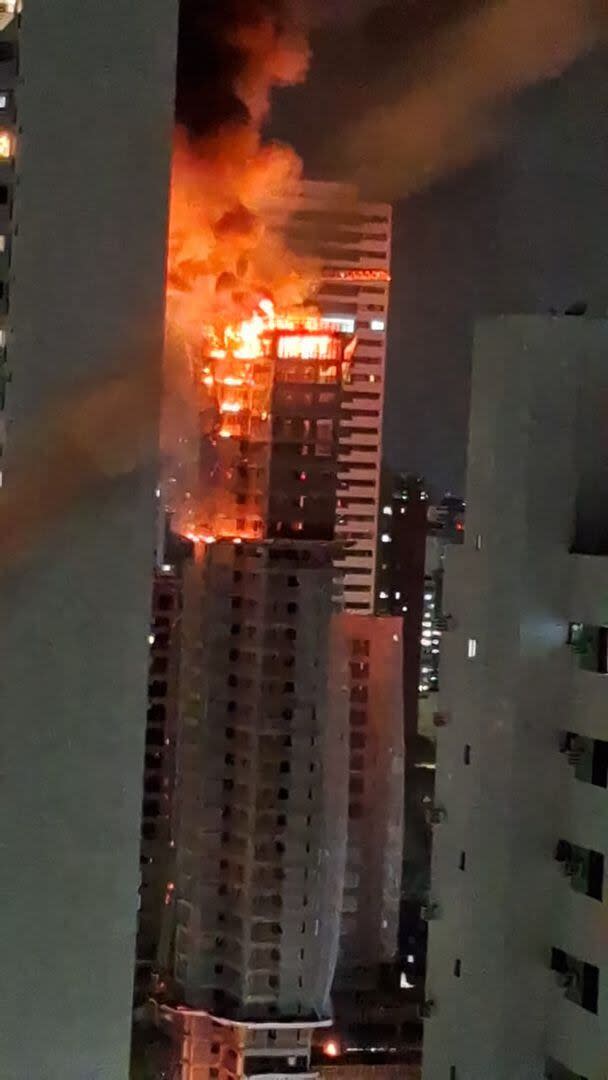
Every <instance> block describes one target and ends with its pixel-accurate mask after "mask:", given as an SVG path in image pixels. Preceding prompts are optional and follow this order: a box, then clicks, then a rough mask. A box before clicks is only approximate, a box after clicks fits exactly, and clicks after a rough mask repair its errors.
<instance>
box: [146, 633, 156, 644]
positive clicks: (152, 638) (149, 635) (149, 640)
mask: <svg viewBox="0 0 608 1080" xmlns="http://www.w3.org/2000/svg"><path fill="white" fill-rule="evenodd" d="M155 641H156V638H155V637H154V634H148V645H153V644H154V642H155Z"/></svg>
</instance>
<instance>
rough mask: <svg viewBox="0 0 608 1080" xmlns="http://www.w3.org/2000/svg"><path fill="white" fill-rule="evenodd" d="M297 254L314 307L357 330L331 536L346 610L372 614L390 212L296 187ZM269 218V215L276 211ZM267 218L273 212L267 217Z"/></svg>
mask: <svg viewBox="0 0 608 1080" xmlns="http://www.w3.org/2000/svg"><path fill="white" fill-rule="evenodd" d="M281 209H282V211H283V212H284V211H285V210H286V209H287V210H288V211H289V214H290V218H289V229H288V237H289V240H290V243H291V245H292V246H293V247H294V249H295V250H296V251H301V252H303V253H306V254H309V255H313V256H314V257H315V258H317V259H318V260H319V261H320V276H321V288H320V290H319V292H318V296H317V302H318V304H319V307H320V309H321V311H322V312H323V314H324V315H326V316H328V317H331V319H332V321H333V322H335V321H336V320H343V326H344V329H346V330H348V331H351V330H354V331H356V334H357V348H356V350H355V354H354V360H353V366H352V373H351V381H350V385H349V386H348V387H347V389H346V392H345V394H344V399H343V405H342V420H341V427H340V449H339V461H340V470H339V474H338V481H339V492H338V495H339V499H338V507H337V523H336V536H337V537H339V538H340V539H342V540H344V541H347V542H348V550H347V551H345V554H344V558H343V560H342V562H341V563H340V564H339V565H340V568H341V569H342V570H343V572H344V602H345V606H346V609H347V610H349V611H359V612H361V613H363V614H370V613H371V612H373V610H374V577H375V567H376V546H377V544H376V534H377V520H378V500H379V495H380V462H381V456H382V414H383V407H384V384H385V368H386V331H387V321H388V308H389V288H390V262H391V233H392V209H391V207H390V206H389V205H388V204H386V203H369V202H363V201H361V200H360V199H359V195H358V192H357V189H356V188H355V187H353V186H352V185H350V184H342V183H331V182H328V181H313V180H305V181H303V182H302V183H301V184H300V186H299V188H298V190H297V192H296V193H294V195H293V197H291V198H289V199H286V200H284V201H282V202H281ZM275 212H276V211H275ZM271 220H272V214H271Z"/></svg>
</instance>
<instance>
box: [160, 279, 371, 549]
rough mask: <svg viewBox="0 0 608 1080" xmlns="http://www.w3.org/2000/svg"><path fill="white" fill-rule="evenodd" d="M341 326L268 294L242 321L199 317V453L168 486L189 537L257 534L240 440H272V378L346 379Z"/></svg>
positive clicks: (195, 394) (195, 391)
mask: <svg viewBox="0 0 608 1080" xmlns="http://www.w3.org/2000/svg"><path fill="white" fill-rule="evenodd" d="M202 314H204V313H202ZM341 331H342V328H341V326H340V325H337V324H333V323H332V322H331V321H330V320H327V319H324V318H323V317H322V316H321V315H320V314H319V313H318V312H317V311H315V310H314V309H312V308H310V307H303V306H301V307H298V308H294V309H292V310H289V311H277V310H276V308H275V305H274V304H273V302H272V301H271V300H270V299H268V298H265V299H263V300H261V301H260V303H259V304H258V307H257V309H256V310H255V311H254V312H253V314H252V315H251V316H250V317H249V318H246V319H242V320H240V321H239V322H235V323H228V324H224V325H222V324H221V323H220V324H219V325H218V324H216V325H215V326H214V325H211V324H207V323H202V324H201V327H200V335H199V341H198V342H197V343H196V345H195V346H193V345H192V344H191V345H190V348H189V360H190V369H189V370H190V376H189V378H190V385H191V394H192V401H193V403H195V407H196V409H197V411H198V420H199V422H198V425H197V430H196V434H195V436H194V443H195V447H194V453H193V455H192V458H191V461H190V467H189V468H188V466H187V465H186V466H185V467H184V469H183V470H182V473H183V475H182V478H181V480H182V482H181V485H180V483H179V479H178V477H177V476H173V477H171V478H170V483H173V484H174V485H175V486H174V487H173V488H172V489H171V491H170V492H169V496H170V501H171V502H172V511H173V514H174V520H175V523H176V525H177V527H178V528H179V529H180V530H181V531H182V532H183V533H184V534H185V535H186V536H188V537H189V538H190V539H191V540H193V541H194V542H202V543H207V544H208V543H213V542H215V540H216V539H220V538H231V539H233V540H234V541H235V542H238V541H240V540H243V539H254V538H258V539H259V537H260V532H261V529H262V513H261V510H260V507H259V505H258V506H257V507H256V506H254V505H244V506H243V502H244V499H243V496H242V495H241V497H240V498H239V497H237V496H236V493H235V492H236V489H235V483H234V481H235V477H236V476H237V474H238V472H239V470H241V471H242V469H243V468H244V467H245V465H244V461H245V460H246V456H247V455H246V451H244V450H243V447H244V446H251V445H256V446H257V447H258V448H260V447H262V446H264V445H267V444H268V441H269V437H270V424H271V419H272V417H271V411H272V391H273V385H274V383H275V380H278V381H291V382H294V383H304V382H316V383H324V382H328V383H329V382H337V381H340V382H344V381H347V380H348V377H349V366H350V360H351V357H352V352H353V349H354V345H355V342H354V340H351V341H350V342H349V344H348V345H347V346H346V348H345V346H344V335H343V333H342V332H341ZM176 471H177V472H180V469H179V468H178V469H177V470H176ZM237 505H239V506H240V509H237Z"/></svg>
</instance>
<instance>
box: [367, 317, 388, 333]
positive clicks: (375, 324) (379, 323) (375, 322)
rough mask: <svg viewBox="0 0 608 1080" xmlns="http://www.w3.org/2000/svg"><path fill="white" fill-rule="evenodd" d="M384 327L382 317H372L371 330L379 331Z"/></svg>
mask: <svg viewBox="0 0 608 1080" xmlns="http://www.w3.org/2000/svg"><path fill="white" fill-rule="evenodd" d="M384 328H385V322H384V319H372V321H371V323H370V329H371V330H378V331H381V330H384Z"/></svg>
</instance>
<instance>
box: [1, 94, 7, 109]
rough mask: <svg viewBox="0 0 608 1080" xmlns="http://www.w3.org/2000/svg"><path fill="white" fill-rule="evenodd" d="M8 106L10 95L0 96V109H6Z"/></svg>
mask: <svg viewBox="0 0 608 1080" xmlns="http://www.w3.org/2000/svg"><path fill="white" fill-rule="evenodd" d="M7 105H8V94H0V109H6V106H7Z"/></svg>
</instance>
